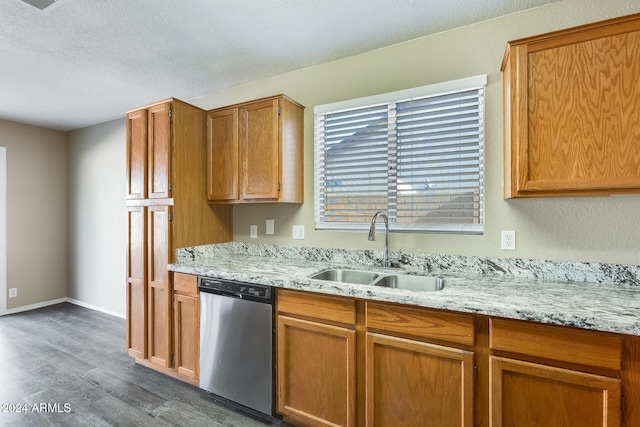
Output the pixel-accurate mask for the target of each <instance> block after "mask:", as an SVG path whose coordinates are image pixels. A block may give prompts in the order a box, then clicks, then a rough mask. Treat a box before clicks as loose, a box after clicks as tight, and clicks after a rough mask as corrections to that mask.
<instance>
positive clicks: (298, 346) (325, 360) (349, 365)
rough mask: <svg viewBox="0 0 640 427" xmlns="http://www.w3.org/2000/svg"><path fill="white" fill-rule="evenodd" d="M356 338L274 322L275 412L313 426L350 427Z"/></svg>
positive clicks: (346, 332)
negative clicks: (275, 328) (275, 323)
mask: <svg viewBox="0 0 640 427" xmlns="http://www.w3.org/2000/svg"><path fill="white" fill-rule="evenodd" d="M355 337H356V333H355V331H353V330H350V329H346V328H340V327H336V326H329V325H324V324H321V323H316V322H309V321H304V320H298V319H293V318H290V317H286V316H278V364H277V366H278V411H279V412H280V413H282V414H284V415H289V416H292V417H294V418H296V419H298V420H302V421H303V422H305V423H309V424H310V425H315V426H354V425H355V404H356V400H355Z"/></svg>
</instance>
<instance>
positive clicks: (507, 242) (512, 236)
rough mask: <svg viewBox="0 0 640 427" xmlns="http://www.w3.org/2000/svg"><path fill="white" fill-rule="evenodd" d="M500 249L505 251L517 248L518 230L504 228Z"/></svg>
mask: <svg viewBox="0 0 640 427" xmlns="http://www.w3.org/2000/svg"><path fill="white" fill-rule="evenodd" d="M500 249H502V250H503V251H515V250H516V232H515V231H510V230H502V239H501V241H500Z"/></svg>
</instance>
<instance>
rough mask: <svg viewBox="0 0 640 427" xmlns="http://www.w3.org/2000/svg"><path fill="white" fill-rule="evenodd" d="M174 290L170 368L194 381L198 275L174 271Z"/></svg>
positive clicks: (196, 374) (197, 356)
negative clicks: (172, 355)
mask: <svg viewBox="0 0 640 427" xmlns="http://www.w3.org/2000/svg"><path fill="white" fill-rule="evenodd" d="M173 291H174V292H173V319H174V320H173V335H174V345H173V354H174V357H173V369H174V370H175V371H176V372H177V373H178V374H180V375H183V376H185V377H187V378H190V379H192V380H195V381H197V380H199V378H200V297H199V294H198V277H197V276H193V275H189V274H181V273H174V274H173Z"/></svg>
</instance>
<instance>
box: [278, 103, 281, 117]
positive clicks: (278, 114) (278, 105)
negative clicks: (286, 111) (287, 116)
mask: <svg viewBox="0 0 640 427" xmlns="http://www.w3.org/2000/svg"><path fill="white" fill-rule="evenodd" d="M280 112H281V111H280V106H279V105H278V115H280Z"/></svg>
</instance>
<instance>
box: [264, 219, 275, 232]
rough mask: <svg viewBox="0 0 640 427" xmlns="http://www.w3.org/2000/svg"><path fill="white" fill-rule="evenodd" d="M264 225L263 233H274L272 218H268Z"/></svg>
mask: <svg viewBox="0 0 640 427" xmlns="http://www.w3.org/2000/svg"><path fill="white" fill-rule="evenodd" d="M265 227H266V231H265V234H275V230H274V228H275V224H274V221H273V220H272V219H268V220H267V221H266V224H265Z"/></svg>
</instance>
